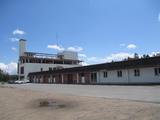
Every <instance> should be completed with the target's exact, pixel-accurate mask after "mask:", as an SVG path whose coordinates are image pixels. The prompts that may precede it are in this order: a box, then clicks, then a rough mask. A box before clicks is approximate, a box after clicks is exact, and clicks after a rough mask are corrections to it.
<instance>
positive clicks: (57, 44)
mask: <svg viewBox="0 0 160 120" xmlns="http://www.w3.org/2000/svg"><path fill="white" fill-rule="evenodd" d="M56 42H57V45H59V44H58V33H57V32H56Z"/></svg>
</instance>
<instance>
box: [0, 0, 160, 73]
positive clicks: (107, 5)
mask: <svg viewBox="0 0 160 120" xmlns="http://www.w3.org/2000/svg"><path fill="white" fill-rule="evenodd" d="M19 38H24V39H26V40H27V50H28V51H35V52H44V53H56V52H58V51H62V50H71V51H77V52H79V57H80V59H82V60H83V61H84V62H83V64H84V65H87V64H94V63H102V62H109V61H112V60H121V59H123V58H125V57H128V56H133V54H134V53H135V52H136V53H138V54H140V55H141V54H145V53H147V54H153V53H156V52H159V51H160V47H159V45H160V1H159V0H0V68H1V69H3V70H5V71H7V72H9V73H11V74H14V73H16V67H17V60H18V40H19Z"/></svg>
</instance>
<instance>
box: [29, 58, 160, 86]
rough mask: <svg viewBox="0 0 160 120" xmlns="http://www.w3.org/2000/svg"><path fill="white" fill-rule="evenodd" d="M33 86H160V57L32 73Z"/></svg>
mask: <svg viewBox="0 0 160 120" xmlns="http://www.w3.org/2000/svg"><path fill="white" fill-rule="evenodd" d="M28 78H29V79H30V81H31V82H33V83H61V84H160V56H156V57H149V58H141V59H132V60H126V61H119V62H111V63H103V64H97V65H89V66H81V67H74V68H63V69H59V70H48V71H42V72H31V73H29V75H28Z"/></svg>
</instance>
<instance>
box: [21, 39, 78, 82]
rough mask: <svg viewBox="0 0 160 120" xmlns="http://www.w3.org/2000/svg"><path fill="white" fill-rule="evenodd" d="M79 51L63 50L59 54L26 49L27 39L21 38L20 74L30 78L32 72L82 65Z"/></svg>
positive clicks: (22, 77)
mask: <svg viewBox="0 0 160 120" xmlns="http://www.w3.org/2000/svg"><path fill="white" fill-rule="evenodd" d="M80 62H81V61H80V60H78V54H77V52H72V51H62V52H60V53H58V54H46V53H36V52H27V51H26V40H24V39H21V40H19V60H18V76H19V79H20V80H23V79H28V74H29V73H30V72H42V71H48V70H57V69H62V68H70V67H77V66H81V65H80Z"/></svg>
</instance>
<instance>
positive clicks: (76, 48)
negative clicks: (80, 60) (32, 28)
mask: <svg viewBox="0 0 160 120" xmlns="http://www.w3.org/2000/svg"><path fill="white" fill-rule="evenodd" d="M67 50H70V51H75V52H80V51H82V50H83V48H82V47H79V46H75V47H72V46H71V47H68V48H67Z"/></svg>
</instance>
